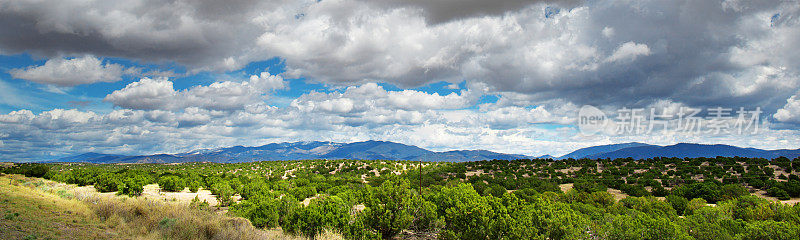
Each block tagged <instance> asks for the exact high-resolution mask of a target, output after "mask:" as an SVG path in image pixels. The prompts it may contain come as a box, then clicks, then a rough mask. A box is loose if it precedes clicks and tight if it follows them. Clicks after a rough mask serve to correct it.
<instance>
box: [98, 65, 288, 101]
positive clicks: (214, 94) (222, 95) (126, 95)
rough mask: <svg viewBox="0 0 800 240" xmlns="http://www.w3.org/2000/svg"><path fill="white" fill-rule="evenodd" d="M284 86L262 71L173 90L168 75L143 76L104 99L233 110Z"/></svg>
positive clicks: (279, 79)
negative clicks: (245, 78) (241, 78)
mask: <svg viewBox="0 0 800 240" xmlns="http://www.w3.org/2000/svg"><path fill="white" fill-rule="evenodd" d="M285 87H286V84H285V83H284V80H283V78H282V77H280V76H275V75H270V74H269V73H267V72H262V73H261V74H260V75H252V76H251V77H250V79H249V81H242V82H233V81H223V82H214V83H212V84H210V85H208V86H195V87H192V88H189V89H186V90H175V88H174V87H173V84H172V82H171V81H169V80H168V79H167V78H155V79H151V78H142V79H141V80H139V81H137V82H133V83H130V84H128V85H127V86H125V88H123V89H120V90H116V91H114V92H112V93H111V94H109V95H108V96H106V97H105V99H104V101H107V102H111V103H112V104H114V105H115V106H119V107H122V108H127V109H141V110H155V109H160V110H176V109H184V108H187V107H199V108H205V109H211V110H235V109H241V108H243V107H244V106H246V105H248V104H257V103H259V102H263V100H264V99H265V98H266V94H268V93H270V92H271V91H272V90H275V89H283V88H285Z"/></svg>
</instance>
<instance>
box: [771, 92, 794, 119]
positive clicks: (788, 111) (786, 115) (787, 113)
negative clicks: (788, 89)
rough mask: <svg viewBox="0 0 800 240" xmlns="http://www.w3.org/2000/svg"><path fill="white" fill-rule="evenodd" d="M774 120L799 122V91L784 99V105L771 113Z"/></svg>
mask: <svg viewBox="0 0 800 240" xmlns="http://www.w3.org/2000/svg"><path fill="white" fill-rule="evenodd" d="M773 117H775V119H776V120H778V121H781V122H790V123H797V124H800V93H798V94H797V95H794V96H792V97H790V98H789V99H786V105H784V106H783V108H781V109H778V111H777V112H776V113H775V115H773Z"/></svg>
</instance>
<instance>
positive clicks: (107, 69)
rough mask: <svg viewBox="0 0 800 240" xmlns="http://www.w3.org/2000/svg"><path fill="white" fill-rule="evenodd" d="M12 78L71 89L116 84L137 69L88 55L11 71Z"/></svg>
mask: <svg viewBox="0 0 800 240" xmlns="http://www.w3.org/2000/svg"><path fill="white" fill-rule="evenodd" d="M9 73H10V74H11V76H12V77H14V78H18V79H25V80H28V81H33V82H38V83H43V84H52V85H56V86H62V87H71V86H75V85H80V84H89V83H96V82H116V81H119V80H122V75H123V74H127V75H130V74H136V73H138V72H137V70H136V69H133V68H125V67H124V66H122V65H120V64H114V63H105V64H103V60H102V59H99V58H97V57H94V56H91V55H86V56H83V57H78V58H71V59H67V58H54V59H50V60H47V61H46V62H45V63H44V65H41V66H31V67H27V68H17V69H12V70H10V71H9Z"/></svg>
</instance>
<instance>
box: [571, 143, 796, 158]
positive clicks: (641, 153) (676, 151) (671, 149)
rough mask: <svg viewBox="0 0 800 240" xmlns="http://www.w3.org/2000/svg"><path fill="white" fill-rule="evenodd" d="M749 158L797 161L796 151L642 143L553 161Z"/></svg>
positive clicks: (599, 148)
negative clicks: (581, 159)
mask: <svg viewBox="0 0 800 240" xmlns="http://www.w3.org/2000/svg"><path fill="white" fill-rule="evenodd" d="M718 156H721V157H749V158H766V159H773V158H778V157H787V158H789V159H793V158H796V157H800V149H795V150H791V149H780V150H762V149H757V148H741V147H736V146H730V145H724V144H713V145H711V144H696V143H678V144H675V145H668V146H658V145H650V144H645V143H637V142H632V143H622V144H610V145H601V146H594V147H587V148H582V149H578V150H575V151H573V152H571V153H569V154H566V155H564V156H561V157H559V158H557V159H568V158H573V159H580V158H590V159H599V158H610V159H616V158H633V159H647V158H654V157H676V158H697V157H707V158H713V157H718Z"/></svg>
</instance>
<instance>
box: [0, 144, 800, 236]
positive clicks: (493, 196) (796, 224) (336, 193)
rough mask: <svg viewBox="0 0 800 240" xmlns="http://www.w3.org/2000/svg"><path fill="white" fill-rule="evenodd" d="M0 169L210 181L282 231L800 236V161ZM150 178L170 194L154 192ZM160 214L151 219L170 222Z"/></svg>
mask: <svg viewBox="0 0 800 240" xmlns="http://www.w3.org/2000/svg"><path fill="white" fill-rule="evenodd" d="M420 167H421V168H420ZM3 172H6V173H16V174H25V175H28V176H36V177H44V178H47V179H51V180H54V181H59V182H65V183H69V184H76V185H79V186H93V189H96V190H97V191H100V192H108V195H111V196H116V195H115V194H113V193H116V194H118V195H127V196H131V197H132V199H135V201H151V202H152V201H156V202H161V201H162V200H158V199H155V200H152V198H151V197H150V196H151V195H154V196H170V195H169V194H173V193H174V194H189V193H197V194H200V192H202V191H203V189H207V190H209V191H210V193H211V194H213V195H214V198H215V199H216V200H217V203H216V206H214V205H210V206H207V207H200V208H205V209H208V208H214V209H221V210H223V211H225V210H226V213H225V214H224V216H223V217H225V218H221V219H212V218H203V219H205V220H203V221H200V222H201V223H205V222H209V221H210V222H218V221H219V222H221V224H233V223H237V224H234V225H233V226H235V227H237V228H241V229H253V228H245V227H244V226H242V225H241V224H238V223H242V222H241V221H239V220H235V219H236V218H231V217H233V216H239V217H242V218H246V219H248V220H249V224H248V225H247V226H248V227H249V226H250V225H252V226H253V227H255V228H257V229H263V230H264V231H269V232H272V233H280V234H285V235H284V236H303V237H309V238H315V237H319V236H321V235H323V234H325V233H330V232H337V233H340V234H341V235H342V236H343V237H344V238H345V239H379V238H383V239H800V205H798V204H796V203H797V201H798V200H800V177H798V174H799V173H800V159H794V160H790V159H787V158H776V159H772V160H767V159H760V158H724V157H718V158H687V159H681V158H657V159H650V160H644V161H634V160H632V159H616V160H609V159H599V160H590V159H580V160H573V159H567V160H562V161H554V160H543V159H533V160H514V161H504V160H496V161H480V162H467V163H424V165H422V166H420V165H419V163H418V162H410V161H360V160H314V161H278V162H275V161H268V162H253V163H236V164H219V163H183V164H134V165H130V164H128V165H96V164H22V165H16V166H13V167H10V168H6V169H4V170H3ZM154 184H157V186H158V189H159V191H162V192H167V193H165V194H163V195H162V193H156V194H152V193H148V191H152V186H155V185H154ZM148 189H151V190H148ZM115 198H119V197H115ZM164 200H167V199H166V197H165V199H164ZM188 205H190V206H202V205H203V204H202V203H199V202H193V203H191V204H188ZM122 212H123V213H124V212H130V211H122ZM166 212H169V211H166ZM101 216H103V215H102V214H101ZM156 216H159V217H158V218H148V219H150V220H149V221H147V222H150V224H147V225H143V228H144V229H160V228H158V226H159V225H158V223H159V222H161V221H170V220H164V218H163V215H156ZM176 216H183V215H176ZM176 216H171V215H170V216H168V217H166V218H169V219H173V218H181V217H176ZM201 216H202V215H201ZM220 216H222V215H220ZM191 219H194V218H191ZM225 219H228V220H225ZM176 223H186V222H183V221H176ZM245 223H246V221H245ZM190 225H192V226H199V225H198V224H197V223H191V224H190ZM169 229H182V228H169ZM192 229H193V228H192ZM226 229H227V228H226ZM248 231H250V230H248ZM182 232H184V231H174V232H172V231H170V232H167V234H174V233H182ZM169 236H173V235H169ZM192 236H193V235H192ZM201 236H205V235H201ZM172 238H177V239H193V238H194V237H186V236H185V235H177V237H172Z"/></svg>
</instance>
